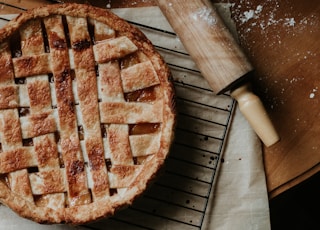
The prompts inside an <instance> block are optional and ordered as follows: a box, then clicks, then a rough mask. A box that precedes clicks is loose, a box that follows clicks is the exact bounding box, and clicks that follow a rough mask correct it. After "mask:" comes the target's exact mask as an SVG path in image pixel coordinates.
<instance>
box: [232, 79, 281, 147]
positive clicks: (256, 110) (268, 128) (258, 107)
mask: <svg viewBox="0 0 320 230" xmlns="http://www.w3.org/2000/svg"><path fill="white" fill-rule="evenodd" d="M231 96H232V97H233V98H235V99H236V100H237V102H238V105H239V109H240V111H241V112H242V114H243V115H244V117H245V118H246V119H247V121H248V122H249V124H250V125H251V127H252V128H253V130H254V131H255V132H256V134H257V135H258V136H259V138H260V139H261V141H262V142H263V143H264V144H265V145H266V146H267V147H270V146H271V145H273V144H275V143H277V142H278V141H279V140H280V137H279V135H278V133H277V132H276V130H275V128H274V126H273V124H272V122H271V120H270V118H269V116H268V114H267V112H266V110H265V108H264V106H263V104H262V102H261V100H260V98H259V97H258V96H256V95H255V94H254V93H253V92H252V91H251V85H250V83H245V84H243V85H241V86H240V87H238V88H236V89H233V90H231Z"/></svg>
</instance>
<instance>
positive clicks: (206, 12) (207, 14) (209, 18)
mask: <svg viewBox="0 0 320 230" xmlns="http://www.w3.org/2000/svg"><path fill="white" fill-rule="evenodd" d="M191 17H192V19H193V20H195V21H201V20H202V21H205V22H206V23H208V25H209V26H213V25H215V24H216V18H215V17H214V16H213V15H212V9H210V8H208V7H203V8H201V9H199V10H197V11H196V12H194V13H193V14H191Z"/></svg>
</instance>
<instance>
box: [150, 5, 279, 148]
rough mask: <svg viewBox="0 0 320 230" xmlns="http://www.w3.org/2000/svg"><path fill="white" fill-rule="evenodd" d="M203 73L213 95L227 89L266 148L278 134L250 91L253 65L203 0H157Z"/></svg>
mask: <svg viewBox="0 0 320 230" xmlns="http://www.w3.org/2000/svg"><path fill="white" fill-rule="evenodd" d="M156 2H157V3H158V6H159V7H160V9H161V11H162V12H163V14H164V15H165V16H166V18H167V20H168V21H169V23H170V24H171V26H172V28H173V29H174V31H175V32H176V33H177V35H178V37H179V38H180V40H181V42H182V43H183V45H184V47H185V48H186V50H187V51H188V53H189V54H190V55H191V57H192V58H193V60H194V61H195V63H196V65H197V66H198V68H199V70H200V71H201V73H202V75H203V76H204V77H205V79H206V80H207V81H208V83H209V85H210V87H211V88H212V90H213V91H214V92H215V93H216V94H220V93H223V92H225V91H228V90H230V91H231V96H232V97H234V98H235V99H236V100H237V101H238V104H239V109H240V110H241V112H242V113H243V115H244V116H245V117H246V119H247V120H248V122H249V123H250V125H251V126H252V128H253V129H254V130H255V132H256V133H257V135H258V136H259V137H260V139H261V140H262V142H263V143H264V144H265V145H266V146H267V147H268V146H271V145H273V144H274V143H276V142H278V140H279V136H278V134H277V132H276V130H275V128H274V126H273V124H272V122H271V120H270V119H269V116H268V115H267V113H266V110H265V108H264V106H263V104H262V102H261V101H260V99H259V98H258V97H257V96H256V95H254V94H253V93H252V91H251V90H250V86H249V83H247V82H248V79H247V78H248V77H247V76H249V74H248V73H250V72H251V71H252V69H253V68H252V65H251V64H250V62H249V61H248V59H247V58H246V56H245V54H244V53H243V51H242V50H241V48H240V46H239V45H238V43H237V41H236V40H235V38H234V37H233V36H232V35H231V33H230V31H229V30H228V28H227V27H226V26H225V24H224V22H223V21H222V19H221V17H220V16H219V15H218V13H217V12H216V10H215V8H214V6H213V5H212V4H210V2H208V1H206V0H190V1H185V0H157V1H156Z"/></svg>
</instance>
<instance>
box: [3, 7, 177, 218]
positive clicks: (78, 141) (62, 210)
mask: <svg viewBox="0 0 320 230" xmlns="http://www.w3.org/2000/svg"><path fill="white" fill-rule="evenodd" d="M59 23H60V26H59ZM91 23H92V24H91ZM92 28H94V30H95V31H94V32H92V31H90V30H91V29H92ZM86 29H88V30H89V32H88V31H87V30H86ZM43 31H46V32H43ZM66 31H68V36H70V39H69V38H68V39H66V38H65V35H64V33H66ZM17 33H20V35H19V40H20V42H21V47H20V48H19V52H21V54H19V55H17V56H14V51H12V47H10V44H11V43H10V40H12V39H14V38H15V37H16V36H17ZM92 34H94V38H92ZM45 40H46V42H45ZM67 40H69V43H70V44H68V42H66V41H67ZM44 43H47V45H44ZM0 52H1V56H0V65H1V66H2V69H1V70H0V73H1V76H0V93H1V95H4V97H0V139H1V146H2V151H1V152H0V201H1V202H2V203H3V204H5V205H7V206H8V207H10V208H11V209H13V210H14V211H15V212H17V213H18V214H19V215H21V216H22V217H26V218H29V219H32V220H34V221H36V222H39V223H72V224H81V223H87V222H90V221H94V220H97V219H100V218H104V217H108V216H111V215H113V214H114V213H115V212H116V211H117V210H119V209H121V208H123V207H125V206H128V205H131V204H132V202H133V201H134V200H135V198H136V197H137V196H139V195H140V194H141V193H142V192H144V191H145V189H146V187H147V186H148V184H149V183H150V182H151V181H152V180H153V179H154V177H155V175H156V174H157V172H158V171H159V169H160V168H161V167H162V165H163V164H164V161H165V159H166V157H167V155H168V152H169V149H170V145H171V143H172V140H173V136H174V126H175V121H176V118H175V101H174V92H173V84H172V82H171V79H170V72H169V69H168V67H167V65H166V64H165V63H164V61H163V59H162V58H161V56H160V55H159V54H158V53H157V52H156V51H155V49H154V47H153V45H152V44H151V42H150V41H149V40H148V39H147V38H146V37H145V36H144V35H143V34H142V33H141V32H140V31H139V30H138V29H136V28H135V27H133V26H131V25H130V24H128V23H127V22H125V21H124V20H122V19H120V18H119V17H117V16H116V15H114V14H113V13H111V12H110V11H107V10H103V9H99V8H94V7H92V6H88V5H78V4H62V5H48V6H45V7H40V8H36V9H33V10H30V11H27V12H25V13H23V14H20V15H19V16H18V17H17V18H16V19H14V20H12V21H10V22H9V23H8V25H7V26H6V27H5V28H3V29H1V30H0ZM70 52H71V53H72V55H71V56H72V57H71V56H69V55H70ZM130 55H132V56H134V57H133V58H132V59H131V58H128V56H130ZM120 62H121V63H122V62H124V63H129V64H124V65H128V66H125V67H119V66H120ZM135 62H138V63H135ZM97 73H98V74H97ZM96 75H98V76H96ZM120 79H122V80H120ZM20 81H26V82H27V83H24V84H21V83H20ZM145 88H147V89H148V91H145V92H144V91H143V90H144V89H145ZM150 89H152V93H151V94H150V95H151V96H149V97H148V98H147V99H145V98H144V96H141V97H140V98H139V97H138V100H137V101H133V102H131V101H130V100H131V99H128V98H127V97H128V94H130V95H131V94H139V92H140V91H141V90H142V91H141V92H144V93H145V94H149V91H150ZM137 92H138V93H137ZM146 92H148V93H146ZM52 93H53V94H54V96H52V95H51V94H52ZM143 95H144V94H143ZM134 100H135V99H134ZM141 123H142V124H146V123H150V124H155V125H154V127H157V128H155V129H154V130H152V132H151V131H148V132H151V133H148V132H147V133H142V134H140V133H136V134H132V133H131V134H130V132H131V131H130V127H131V125H133V124H136V125H139V124H141ZM114 191H116V194H114ZM66 197H67V198H66Z"/></svg>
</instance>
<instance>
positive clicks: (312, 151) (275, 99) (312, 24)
mask: <svg viewBox="0 0 320 230" xmlns="http://www.w3.org/2000/svg"><path fill="white" fill-rule="evenodd" d="M48 2H49V1H44V0H33V1H27V0H7V1H2V3H8V4H12V5H15V6H16V7H10V6H7V5H5V4H2V5H0V6H1V8H0V14H8V13H19V12H21V10H22V9H27V8H32V7H35V6H39V5H43V4H47V3H48ZM213 2H229V3H231V11H232V17H233V19H234V20H235V22H236V25H237V29H238V34H239V40H240V43H241V46H242V47H243V48H244V49H245V51H246V53H247V55H248V57H249V59H250V60H251V62H252V64H253V66H254V68H255V72H254V75H255V76H254V82H253V86H254V89H255V91H256V93H257V94H258V95H260V97H261V99H262V100H263V102H264V104H265V106H266V109H267V111H268V112H269V114H270V116H271V119H272V121H273V122H274V124H275V126H276V128H277V130H278V132H279V134H280V136H281V141H280V142H279V143H278V144H276V145H274V146H273V147H271V148H264V164H265V170H266V177H267V183H268V190H269V195H270V198H272V197H274V196H276V195H278V194H280V193H282V192H283V191H285V190H287V189H288V188H290V187H292V186H294V185H296V184H298V183H300V182H301V181H303V180H305V179H306V178H308V177H310V176H311V175H313V174H315V173H316V172H319V171H320V164H319V162H320V141H319V140H318V139H319V137H320V104H319V102H320V74H319V70H320V68H319V67H320V61H319V56H320V40H319V37H320V2H319V1H313V0H306V1H300V0H272V1H271V0H268V1H265V0H229V1H228V0H214V1H213ZM90 3H91V4H93V5H96V6H100V7H107V8H110V7H111V8H117V7H139V6H151V5H155V2H154V1H153V0H135V1H130V0H122V1H119V0H109V1H100V0H97V1H90Z"/></svg>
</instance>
